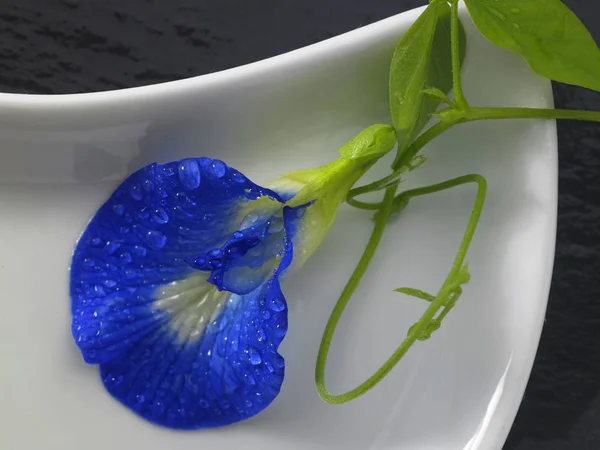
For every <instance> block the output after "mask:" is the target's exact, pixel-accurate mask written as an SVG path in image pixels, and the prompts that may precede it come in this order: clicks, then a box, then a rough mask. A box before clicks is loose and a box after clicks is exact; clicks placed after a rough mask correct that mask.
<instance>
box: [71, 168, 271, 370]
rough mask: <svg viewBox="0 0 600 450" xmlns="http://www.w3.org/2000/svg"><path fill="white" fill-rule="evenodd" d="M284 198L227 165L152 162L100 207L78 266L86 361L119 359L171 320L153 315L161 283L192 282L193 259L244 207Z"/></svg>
mask: <svg viewBox="0 0 600 450" xmlns="http://www.w3.org/2000/svg"><path fill="white" fill-rule="evenodd" d="M264 197H268V198H271V199H273V203H275V204H279V202H281V200H280V198H279V196H278V195H277V194H276V193H275V192H273V191H270V190H268V189H265V188H262V187H260V186H257V185H256V184H254V183H252V182H251V181H250V180H248V179H247V178H246V177H245V176H244V175H242V174H241V173H240V172H238V171H236V170H235V169H232V168H230V167H228V166H227V165H225V164H224V163H223V162H222V161H219V160H213V159H209V158H198V159H187V160H183V161H176V162H171V163H168V164H164V165H159V164H151V165H149V166H146V167H144V168H143V169H141V170H139V171H138V172H136V173H134V174H132V175H131V176H130V177H129V178H127V179H126V180H125V181H124V182H123V183H122V184H121V185H120V186H119V187H118V188H117V189H116V190H115V192H114V193H113V194H112V195H111V197H110V198H109V200H108V201H107V202H106V203H105V204H104V205H103V206H102V207H101V208H100V209H99V210H98V212H97V213H96V215H95V216H94V217H93V218H92V220H91V221H90V223H89V224H88V227H87V229H86V230H85V232H84V233H83V235H82V236H81V238H80V240H79V242H78V244H77V247H76V249H75V252H74V255H73V260H72V264H71V311H72V315H73V320H72V332H73V336H74V338H75V341H76V342H77V345H78V346H79V347H80V349H81V351H82V353H83V356H84V359H85V360H86V361H87V362H89V363H101V362H104V361H108V360H110V359H112V358H114V357H116V356H117V355H119V354H120V353H121V352H122V351H123V350H124V349H125V348H128V347H130V346H131V345H133V344H135V343H136V342H138V341H140V340H141V339H143V338H144V336H145V335H147V334H148V333H149V332H151V331H152V330H154V329H156V328H157V327H160V326H161V325H162V324H164V323H165V321H166V320H167V319H168V316H167V315H166V314H164V313H163V312H156V311H153V310H152V308H151V307H150V303H151V302H152V301H153V297H152V294H153V290H154V286H156V285H158V284H165V283H169V282H172V281H176V280H180V279H183V278H185V277H186V276H187V275H189V274H190V273H192V272H193V271H194V270H193V268H192V267H191V266H190V264H189V263H188V259H191V258H194V257H195V256H196V255H199V254H204V253H207V252H209V251H211V250H212V249H215V248H218V247H220V246H222V245H223V244H224V243H226V242H227V241H228V240H229V238H230V236H231V235H232V233H234V232H235V231H236V230H237V229H238V227H239V225H240V222H239V220H240V217H239V214H240V210H241V209H242V208H248V207H249V206H251V205H252V202H253V201H256V200H258V199H261V198H264Z"/></svg>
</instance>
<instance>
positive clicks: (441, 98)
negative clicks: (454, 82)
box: [423, 88, 454, 107]
mask: <svg viewBox="0 0 600 450" xmlns="http://www.w3.org/2000/svg"><path fill="white" fill-rule="evenodd" d="M423 94H425V95H426V96H428V97H431V98H433V99H437V101H438V102H439V103H445V104H447V105H449V106H452V107H454V102H453V101H452V100H450V99H449V98H448V95H446V93H445V92H443V91H442V90H441V89H438V88H427V89H423Z"/></svg>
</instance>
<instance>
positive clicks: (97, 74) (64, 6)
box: [0, 0, 600, 450]
mask: <svg viewBox="0 0 600 450" xmlns="http://www.w3.org/2000/svg"><path fill="white" fill-rule="evenodd" d="M425 3H426V1H425V0H377V1H370V2H369V1H364V0H363V1H359V0H286V1H281V0H254V1H248V0H218V1H217V0H213V1H207V0H170V1H168V0H146V1H142V0H120V1H111V0H80V1H77V0H62V1H59V0H52V1H51V0H10V1H9V0H0V33H1V36H2V39H1V40H0V90H2V91H5V92H29V93H72V92H89V91H99V90H107V89H115V88H122V87H128V86H138V85H144V84H152V83H158V82H162V81H167V80H173V79H179V78H184V77H189V76H193V75H199V74H202V73H207V72H213V71H216V70H221V69H225V68H228V67H233V66H236V65H240V64H243V63H247V62H250V61H255V60H258V59H262V58H265V57H268V56H273V55H275V54H278V53H282V52H285V51H288V50H292V49H295V48H298V47H301V46H304V45H307V44H311V43H313V42H316V41H319V40H323V39H326V38H328V37H331V36H333V35H336V34H339V33H342V32H345V31H348V30H351V29H353V28H357V27H359V26H363V25H366V24H368V23H371V22H374V21H376V20H379V19H382V18H384V17H388V16H390V15H393V14H396V13H399V12H401V11H404V10H407V9H410V8H413V7H415V6H419V5H422V4H425ZM565 3H567V4H568V5H569V6H570V7H571V8H572V9H573V10H574V11H575V12H576V13H577V14H578V16H579V17H580V18H582V20H583V21H584V22H585V23H586V25H587V26H588V27H589V28H590V29H591V30H592V34H593V35H594V37H595V38H596V40H597V41H600V4H599V3H598V2H596V1H595V0H565ZM555 96H556V106H557V107H566V108H593V109H599V110H600V94H596V93H591V92H588V91H585V90H583V89H576V88H572V87H568V86H564V85H558V84H557V85H555ZM559 142H560V200H559V227H558V242H557V251H556V264H555V273H554V278H553V284H552V291H551V294H550V301H549V305H548V315H547V321H546V324H545V328H544V332H543V336H542V341H541V343H540V349H539V353H538V356H537V359H536V364H535V367H534V369H533V372H532V375H531V379H530V382H529V385H528V388H527V393H526V396H525V399H524V401H523V404H522V406H521V409H520V411H519V414H518V416H517V419H516V422H515V425H514V427H513V430H512V432H511V434H510V437H509V440H508V442H507V444H506V446H505V450H597V449H599V448H600V392H599V391H600V303H599V302H600V126H598V125H590V124H580V123H565V122H563V123H561V124H559Z"/></svg>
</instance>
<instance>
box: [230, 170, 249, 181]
mask: <svg viewBox="0 0 600 450" xmlns="http://www.w3.org/2000/svg"><path fill="white" fill-rule="evenodd" d="M232 178H233V181H235V182H236V183H245V182H246V177H245V176H244V175H242V174H241V173H239V172H238V171H234V172H233V175H232Z"/></svg>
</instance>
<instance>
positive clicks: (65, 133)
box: [0, 10, 557, 450]
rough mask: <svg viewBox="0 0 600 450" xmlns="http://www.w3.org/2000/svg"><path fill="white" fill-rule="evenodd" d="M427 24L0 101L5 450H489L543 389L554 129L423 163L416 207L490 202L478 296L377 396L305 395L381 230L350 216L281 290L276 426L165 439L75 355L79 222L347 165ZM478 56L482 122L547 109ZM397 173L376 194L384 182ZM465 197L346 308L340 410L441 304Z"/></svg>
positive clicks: (505, 65) (451, 147) (492, 135)
mask: <svg viewBox="0 0 600 450" xmlns="http://www.w3.org/2000/svg"><path fill="white" fill-rule="evenodd" d="M419 11H420V10H416V11H410V12H408V13H405V14H402V15H399V16H396V17H392V18H390V19H387V20H384V21H381V22H378V23H375V24H373V25H370V26H368V27H365V28H361V29H359V30H356V31H353V32H351V33H348V34H345V35H342V36H339V37H336V38H333V39H330V40H328V41H325V42H322V43H319V44H316V45H313V46H311V47H308V48H304V49H301V50H298V51H295V52H292V53H290V54H286V55H282V56H278V57H276V58H273V59H269V60H266V61H262V62H259V63H255V64H252V65H249V66H245V67H240V68H236V69H233V70H230V71H226V72H222V73H215V74H210V75H206V76H203V77H198V78H192V79H187V80H182V81H178V82H174V83H166V84H161V85H155V86H150V87H144V88H136V89H129V90H123V91H114V92H107V93H97V94H85V95H74V96H55V97H42V96H21V95H10V94H1V95H0V161H1V164H0V217H1V218H2V220H0V286H1V287H2V297H1V299H0V301H1V302H2V314H0V355H1V357H2V358H1V361H2V363H1V364H2V370H0V447H1V448H2V449H4V450H39V449H44V450H80V449H82V448H85V449H86V450H101V449H102V450H104V449H111V450H112V449H114V450H121V449H134V448H135V449H145V450H159V449H161V450H162V449H177V450H188V449H189V450H191V449H194V450H195V449H200V448H202V449H205V448H219V449H224V450H225V449H236V448H242V447H243V448H244V449H247V450H252V449H261V450H271V449H286V450H287V449H289V450H292V449H294V450H296V449H297V450H305V449H309V448H310V449H337V448H340V449H341V448H343V449H348V450H352V449H372V450H380V449H381V450H383V449H394V450H400V449H402V450H440V449H442V450H463V449H464V450H491V449H494V450H499V449H500V448H501V447H502V444H503V442H504V439H505V437H506V434H507V433H508V430H509V428H510V426H511V424H512V421H513V418H514V415H515V413H516V410H517V407H518V405H519V403H520V400H521V397H522V394H523V390H524V388H525V384H526V382H527V379H528V376H529V372H530V369H531V365H532V361H533V357H534V354H535V350H536V348H537V343H538V339H539V334H540V330H541V326H542V323H543V317H544V312H545V308H546V300H547V296H548V289H549V283H550V276H551V271H552V259H553V252H554V238H555V227H556V201H557V173H556V168H557V151H556V130H555V125H554V123H553V122H541V121H528V122H525V121H521V122H514V121H507V122H494V123H473V124H468V125H462V126H460V127H457V128H455V129H453V130H451V131H449V132H448V133H446V135H444V137H443V138H442V139H438V140H437V141H435V142H434V143H433V144H432V145H430V146H429V147H427V149H426V153H427V154H428V155H429V156H430V158H429V161H428V162H427V163H426V164H425V165H424V166H422V167H421V168H420V169H419V170H418V171H416V172H414V173H413V174H412V175H411V178H410V180H409V181H408V182H407V183H405V186H404V187H409V186H420V185H424V184H426V183H432V182H437V181H441V180H444V179H448V178H451V177H454V176H458V175H462V174H465V173H473V172H475V173H481V174H483V175H484V176H485V177H487V179H488V182H489V195H488V200H487V204H486V207H485V210H484V213H483V216H482V219H481V223H480V228H479V230H478V232H477V234H476V236H475V239H474V242H473V246H472V249H471V251H470V253H469V255H468V260H469V261H470V263H471V272H472V281H471V283H470V284H468V285H467V287H466V290H465V293H464V295H463V297H462V298H461V300H460V302H459V304H458V305H457V306H456V308H455V309H454V310H453V312H452V313H451V314H450V316H449V317H448V319H447V320H446V322H445V323H444V325H443V327H442V329H441V330H440V331H438V332H437V333H436V334H434V336H433V338H432V339H431V340H430V341H427V342H425V343H419V344H418V345H416V346H415V347H414V348H413V349H412V350H411V351H410V352H409V354H408V355H407V357H406V358H405V359H404V360H403V361H402V362H401V364H400V365H399V366H398V367H396V368H395V369H394V370H393V371H392V372H391V374H390V375H389V376H388V377H387V378H386V379H385V380H384V381H383V382H382V383H381V384H380V385H379V386H377V387H376V388H375V389H374V390H372V391H371V392H370V393H368V394H367V395H366V396H365V397H362V398H360V399H359V400H357V401H355V402H352V403H350V404H346V405H343V406H330V405H327V404H325V403H323V402H322V401H321V400H320V399H319V397H318V395H317V393H316V390H315V387H314V382H313V372H314V363H315V358H316V354H317V348H318V344H319V341H320V336H321V333H322V331H323V328H324V325H325V322H326V320H327V317H328V315H329V312H330V310H331V308H332V306H333V304H334V302H335V300H336V298H337V295H338V294H339V292H340V290H341V288H342V286H343V284H344V282H345V281H346V279H347V277H348V275H349V274H350V272H351V270H352V268H353V264H354V263H355V261H356V260H357V259H358V257H359V255H360V254H361V252H362V250H363V247H364V245H365V243H366V240H367V237H368V235H369V232H370V228H371V225H372V223H371V221H370V220H369V219H370V216H369V215H368V214H366V213H364V212H361V211H357V210H353V209H351V208H349V207H343V208H342V210H341V211H340V213H339V216H338V219H337V220H336V223H335V224H334V227H333V229H332V231H331V232H330V234H329V235H328V237H327V238H326V240H325V242H324V244H323V246H322V247H321V248H320V249H319V250H318V251H317V253H316V254H315V256H314V257H313V258H312V259H311V260H310V262H309V263H308V264H307V266H306V267H305V268H304V269H302V271H301V272H299V273H298V274H297V276H295V277H294V278H292V279H290V280H288V281H286V283H285V285H284V292H285V293H286V296H287V298H288V302H289V305H290V331H289V334H288V336H287V338H286V340H285V341H284V343H283V345H282V348H281V351H282V353H283V355H284V356H285V357H286V359H287V369H286V370H287V376H286V380H285V382H284V385H283V390H282V393H281V395H280V396H279V397H278V398H277V399H276V401H275V402H274V403H273V405H272V406H271V407H270V408H269V409H267V410H266V411H265V412H264V413H262V414H260V415H258V416H257V417H255V418H253V419H251V420H248V421H246V422H243V423H241V424H238V425H235V426H232V427H229V428H224V429H218V430H210V431H198V432H173V431H169V430H166V429H162V428H157V427H155V426H152V425H150V424H149V423H147V422H144V421H143V420H141V419H139V418H138V417H137V416H135V415H134V414H132V413H131V412H130V411H129V410H126V409H125V408H123V407H122V406H121V405H120V404H119V403H117V402H116V401H114V400H113V399H112V398H111V397H110V396H109V395H108V394H107V393H106V392H105V391H104V388H103V387H102V385H101V382H100V379H99V377H98V373H97V368H96V367H94V366H88V365H86V364H85V363H84V362H83V361H82V359H81V357H80V354H79V352H78V350H77V348H76V347H75V345H74V344H73V342H72V340H71V336H70V327H69V325H70V315H69V298H68V266H69V260H70V255H71V252H72V249H73V245H74V243H75V241H76V239H77V238H78V235H79V233H80V232H81V231H82V230H83V228H84V226H85V224H86V222H87V220H88V219H89V218H90V216H91V215H92V213H93V212H94V211H95V210H96V209H97V208H98V206H99V205H100V204H101V202H103V201H104V199H105V198H106V197H107V196H108V194H109V193H110V192H111V190H112V189H113V188H114V187H115V186H116V185H117V184H118V182H119V180H121V179H122V178H124V177H125V176H126V175H127V174H128V173H130V172H131V171H133V170H135V169H137V168H139V167H140V166H141V165H143V164H146V163H149V162H151V161H155V160H160V161H166V160H173V159H178V158H181V157H183V156H186V155H187V156H191V155H194V156H201V155H206V156H212V157H218V158H221V159H224V160H225V161H227V163H229V164H231V165H232V166H234V167H236V168H238V169H240V170H242V171H243V172H244V173H245V174H246V175H248V176H250V177H251V178H252V179H253V180H254V181H256V182H259V183H260V182H266V181H269V180H270V179H272V178H275V177H276V176H277V175H278V174H280V173H282V172H283V171H288V170H292V169H298V168H301V167H310V166H314V165H317V164H320V163H324V162H327V161H330V160H331V159H333V158H335V155H336V151H337V147H338V146H339V145H341V144H342V143H344V142H345V141H346V140H347V139H349V138H350V137H352V136H353V134H354V133H355V132H357V131H359V130H360V129H362V128H364V127H366V126H368V125H371V124H372V123H375V122H384V123H386V122H389V120H388V119H387V117H388V115H387V70H388V65H389V61H390V58H391V55H392V51H393V48H394V46H395V43H396V42H397V40H398V39H399V37H400V36H401V35H402V33H403V32H404V31H405V30H406V29H407V27H408V26H409V25H410V24H411V23H412V22H413V21H414V19H415V18H416V17H417V15H418V13H419ZM463 17H464V19H465V25H466V28H467V32H468V36H469V50H468V56H467V59H466V63H465V71H464V72H465V85H466V94H467V96H468V98H469V99H470V101H471V103H472V104H475V105H493V106H500V105H507V106H508V105H515V106H536V107H543V106H551V105H552V94H551V89H550V84H549V83H548V82H547V81H544V80H542V79H541V78H540V77H538V76H536V75H534V74H533V73H532V72H531V71H530V70H529V69H528V67H527V66H526V64H525V63H524V62H522V61H521V59H520V58H519V57H518V56H516V55H515V54H512V53H509V52H506V51H504V50H501V49H498V48H495V47H493V46H492V45H491V44H489V43H487V42H485V41H484V40H483V39H482V38H480V37H479V36H478V35H477V33H476V31H475V30H474V28H473V26H472V25H471V22H470V20H469V19H468V17H466V15H465V16H463ZM385 171H386V167H385V164H380V165H378V169H377V170H375V171H374V173H372V174H370V175H369V178H375V177H376V176H378V175H381V174H385ZM474 194H475V188H474V187H470V186H467V187H460V188H457V189H455V190H452V191H449V192H446V193H443V194H438V195H436V196H431V197H427V198H423V199H419V200H417V201H415V202H414V203H412V204H411V205H410V206H409V207H408V208H407V209H406V210H405V212H404V213H403V215H402V216H401V218H399V219H398V220H396V221H394V222H393V223H391V224H390V225H389V227H388V229H387V231H386V234H385V236H384V239H383V242H382V245H381V247H380V249H379V251H378V253H377V255H376V258H375V261H374V262H373V264H372V266H371V268H370V270H369V273H368V276H367V278H366V281H365V282H364V283H363V284H362V285H361V286H360V288H359V290H358V294H357V295H356V297H355V298H354V299H353V302H352V303H351V305H350V307H349V308H348V311H347V314H346V316H345V317H344V318H343V320H342V323H341V326H340V327H339V330H338V333H337V335H336V338H335V339H334V344H333V348H332V352H331V355H332V357H331V359H330V363H329V366H328V373H327V381H328V385H329V387H330V389H331V390H332V391H334V392H340V391H342V390H345V389H347V388H349V387H353V386H354V385H356V384H357V383H358V382H360V381H362V380H363V379H364V378H365V377H366V376H368V375H369V374H370V373H371V372H372V371H373V370H375V369H376V368H377V367H378V366H379V365H380V364H381V363H382V362H383V361H384V360H385V359H386V358H387V356H388V355H389V354H390V352H391V351H392V350H393V349H394V348H395V346H396V345H397V343H398V342H399V340H400V339H401V338H402V337H403V335H404V333H405V332H406V331H407V329H408V327H409V326H410V324H411V323H412V322H413V321H414V320H415V319H416V318H417V316H418V315H419V314H420V312H421V311H423V309H424V307H425V305H424V304H422V303H421V302H419V301H417V300H415V299H411V298H406V297H403V296H401V295H399V294H395V293H393V292H392V289H394V288H396V287H399V286H412V287H416V288H421V289H424V290H428V291H437V289H438V288H439V286H440V283H441V282H442V280H443V278H444V277H445V276H446V273H447V271H448V269H449V266H450V264H451V261H452V259H453V257H454V254H455V251H456V249H457V248H458V244H459V240H460V238H461V235H462V233H463V230H464V227H465V225H466V221H467V218H468V214H469V212H470V209H471V207H472V204H473V201H474Z"/></svg>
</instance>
